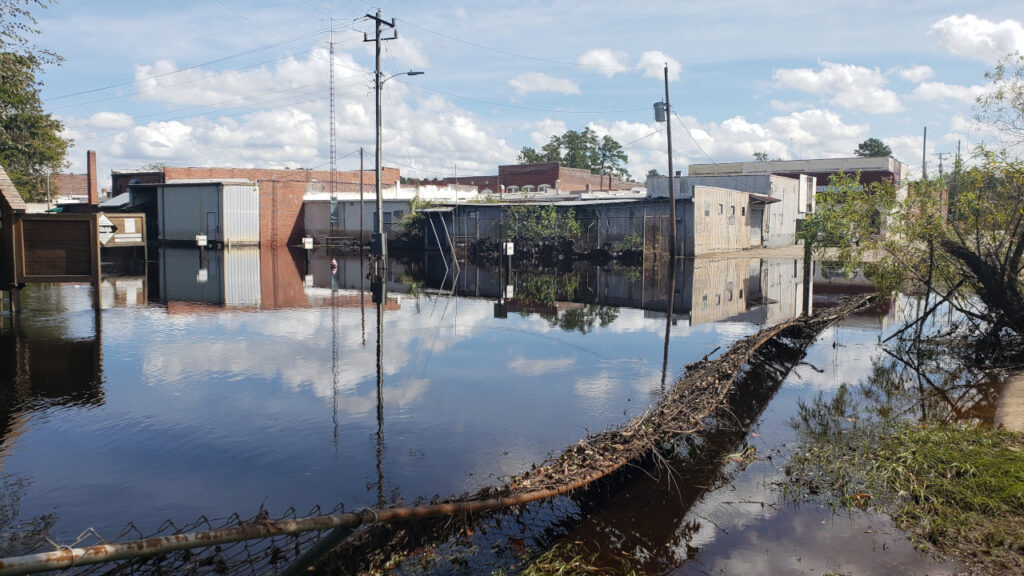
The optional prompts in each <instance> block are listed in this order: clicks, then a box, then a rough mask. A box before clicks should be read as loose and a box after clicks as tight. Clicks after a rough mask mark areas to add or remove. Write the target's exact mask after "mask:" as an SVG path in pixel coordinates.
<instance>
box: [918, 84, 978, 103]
mask: <svg viewBox="0 0 1024 576" xmlns="http://www.w3.org/2000/svg"><path fill="white" fill-rule="evenodd" d="M989 90H991V87H989V86H980V85H974V86H958V85H955V84H946V83H944V82H922V83H921V84H919V85H918V86H917V88H914V92H913V95H914V97H916V98H920V99H921V100H930V101H934V100H959V101H961V102H967V103H974V101H975V100H977V99H978V97H979V96H983V95H985V94H986V93H987V92H988V91H989Z"/></svg>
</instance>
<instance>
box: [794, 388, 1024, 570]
mask: <svg viewBox="0 0 1024 576" xmlns="http://www.w3.org/2000/svg"><path fill="white" fill-rule="evenodd" d="M849 408H850V402H849V396H848V393H847V392H846V391H845V390H844V389H841V390H840V392H839V393H838V394H837V395H836V397H835V398H834V399H833V400H832V401H831V402H823V401H822V400H821V398H820V397H819V399H818V400H816V401H815V402H814V403H813V404H812V405H810V406H804V405H802V406H801V407H800V416H799V417H798V419H796V420H795V421H794V425H795V426H796V428H797V430H798V432H799V433H800V435H801V437H802V445H801V450H800V451H799V452H797V453H796V454H795V455H794V457H793V459H792V460H791V462H790V465H789V467H788V468H787V473H788V474H789V484H788V485H787V486H786V490H788V491H790V492H791V493H792V495H794V496H796V497H808V496H810V497H820V498H824V499H825V500H827V501H829V502H831V503H833V504H834V505H836V506H838V507H842V508H865V507H869V506H870V507H875V508H879V509H881V510H883V511H885V512H887V513H888V514H890V515H891V516H892V518H893V520H894V521H895V523H896V525H897V526H899V527H900V528H901V529H903V530H906V531H907V532H909V533H910V535H911V537H912V538H913V539H914V541H915V542H916V543H917V544H918V545H919V546H921V547H922V548H924V549H929V548H935V549H936V550H938V551H940V552H943V553H946V554H950V555H953V556H957V557H960V558H962V559H964V560H966V561H969V562H972V563H980V564H981V565H982V566H984V567H985V568H987V569H989V570H991V571H993V572H998V573H1003V572H1006V571H1011V572H1019V571H1021V570H1022V569H1024V435H1021V434H1017V433H1013V432H1009V431H1005V430H993V429H990V428H983V427H977V426H969V427H965V426H939V427H928V426H916V425H913V424H911V423H907V422H886V421H881V422H879V421H864V422H862V421H860V420H858V419H857V418H854V417H851V416H850V415H849V414H848V413H847V412H848V409H849Z"/></svg>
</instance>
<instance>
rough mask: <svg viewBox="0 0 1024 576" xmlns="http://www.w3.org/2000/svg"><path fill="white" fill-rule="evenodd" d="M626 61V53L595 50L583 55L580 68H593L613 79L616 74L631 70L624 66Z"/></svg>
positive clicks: (603, 49)
mask: <svg viewBox="0 0 1024 576" xmlns="http://www.w3.org/2000/svg"><path fill="white" fill-rule="evenodd" d="M625 59H626V53H625V52H616V51H614V50H611V49H608V48H595V49H593V50H588V51H587V52H584V53H583V54H581V55H580V57H579V60H578V62H579V64H580V66H583V67H585V68H593V69H594V71H595V72H598V73H600V74H604V75H605V76H607V77H609V78H611V77H612V76H615V75H616V74H619V73H621V72H626V71H628V70H629V66H626V65H625V64H623V60H625Z"/></svg>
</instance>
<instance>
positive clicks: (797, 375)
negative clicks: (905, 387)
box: [783, 326, 883, 390]
mask: <svg viewBox="0 0 1024 576" xmlns="http://www.w3.org/2000/svg"><path fill="white" fill-rule="evenodd" d="M817 342H818V344H817V345H815V346H812V347H811V348H809V349H808V351H807V356H806V357H804V359H803V363H804V364H809V365H810V366H797V367H796V368H794V369H793V371H792V372H791V373H790V374H789V376H788V377H787V378H786V381H785V382H784V383H783V385H784V386H786V387H787V388H797V389H809V390H835V389H837V388H839V386H840V385H842V384H848V385H858V384H860V383H862V382H865V381H867V379H868V377H870V376H871V369H872V368H871V363H872V360H875V359H877V358H879V357H880V356H881V355H882V354H883V352H882V350H881V345H880V344H879V343H878V332H872V331H865V330H860V329H856V328H842V327H839V328H837V327H834V326H833V327H830V328H827V329H826V330H825V331H823V332H822V333H821V335H820V336H818V340H817ZM828 342H834V343H835V344H836V345H835V346H834V347H833V346H832V345H831V344H829V345H826V344H825V343H828ZM812 366H813V368H812ZM817 369H820V370H824V372H818V370H817Z"/></svg>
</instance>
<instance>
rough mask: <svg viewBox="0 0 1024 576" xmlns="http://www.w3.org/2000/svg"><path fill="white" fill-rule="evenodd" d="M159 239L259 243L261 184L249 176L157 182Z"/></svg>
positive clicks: (226, 244)
mask: <svg viewBox="0 0 1024 576" xmlns="http://www.w3.org/2000/svg"><path fill="white" fill-rule="evenodd" d="M156 200H157V220H158V224H159V227H158V229H159V231H160V240H162V241H164V242H189V243H194V242H195V241H196V236H197V235H200V234H205V235H206V237H207V241H208V242H209V243H210V244H223V245H225V246H233V245H245V244H250V245H251V244H259V242H260V192H259V185H258V184H256V183H254V182H250V181H248V180H241V181H231V180H224V181H217V182H175V183H168V184H160V185H158V186H157V198H156Z"/></svg>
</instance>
